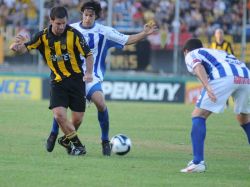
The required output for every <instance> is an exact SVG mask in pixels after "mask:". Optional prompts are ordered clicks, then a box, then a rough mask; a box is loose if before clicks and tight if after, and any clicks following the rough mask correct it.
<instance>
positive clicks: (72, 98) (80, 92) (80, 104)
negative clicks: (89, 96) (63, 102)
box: [68, 79, 86, 112]
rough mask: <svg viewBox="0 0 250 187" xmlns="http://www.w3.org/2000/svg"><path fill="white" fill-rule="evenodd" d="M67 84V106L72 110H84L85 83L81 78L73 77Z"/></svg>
mask: <svg viewBox="0 0 250 187" xmlns="http://www.w3.org/2000/svg"><path fill="white" fill-rule="evenodd" d="M68 86H69V91H68V94H69V108H70V109H71V110H72V111H74V112H85V108H86V96H85V83H84V82H83V80H82V79H75V80H73V81H71V82H70V85H68Z"/></svg>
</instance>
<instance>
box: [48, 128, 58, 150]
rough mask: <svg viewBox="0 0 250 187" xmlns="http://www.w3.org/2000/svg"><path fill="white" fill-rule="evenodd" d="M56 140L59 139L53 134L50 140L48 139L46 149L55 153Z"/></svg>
mask: <svg viewBox="0 0 250 187" xmlns="http://www.w3.org/2000/svg"><path fill="white" fill-rule="evenodd" d="M56 139H57V134H55V133H53V132H51V133H50V135H49V137H48V139H47V144H46V149H47V151H48V152H52V151H53V149H54V147H55V143H56Z"/></svg>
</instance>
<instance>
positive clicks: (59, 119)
mask: <svg viewBox="0 0 250 187" xmlns="http://www.w3.org/2000/svg"><path fill="white" fill-rule="evenodd" d="M54 118H55V120H56V121H57V123H59V124H62V123H64V122H65V121H66V120H67V118H66V117H65V116H64V115H61V114H54Z"/></svg>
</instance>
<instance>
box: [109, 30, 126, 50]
mask: <svg viewBox="0 0 250 187" xmlns="http://www.w3.org/2000/svg"><path fill="white" fill-rule="evenodd" d="M105 29H106V34H107V39H108V41H110V42H109V43H110V45H111V46H110V47H116V48H123V47H124V45H125V44H126V43H127V41H128V38H129V35H125V34H122V33H120V32H119V31H117V30H116V29H114V28H111V27H106V28H105Z"/></svg>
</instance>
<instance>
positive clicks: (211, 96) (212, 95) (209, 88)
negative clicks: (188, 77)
mask: <svg viewBox="0 0 250 187" xmlns="http://www.w3.org/2000/svg"><path fill="white" fill-rule="evenodd" d="M205 89H206V90H207V95H208V97H209V98H210V99H211V101H213V102H214V103H215V102H216V100H217V98H216V96H215V95H214V92H213V90H212V88H211V87H210V85H207V86H206V88H205Z"/></svg>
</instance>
